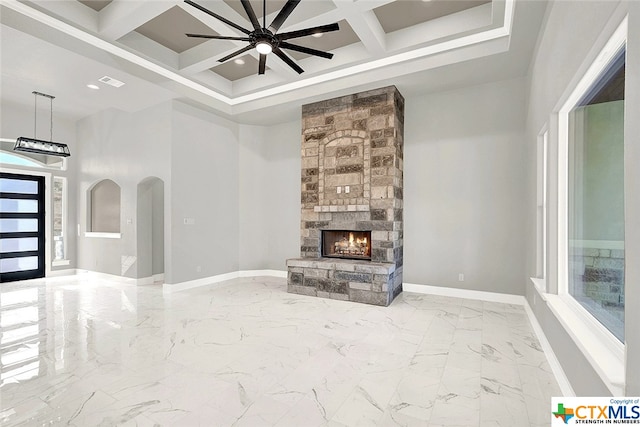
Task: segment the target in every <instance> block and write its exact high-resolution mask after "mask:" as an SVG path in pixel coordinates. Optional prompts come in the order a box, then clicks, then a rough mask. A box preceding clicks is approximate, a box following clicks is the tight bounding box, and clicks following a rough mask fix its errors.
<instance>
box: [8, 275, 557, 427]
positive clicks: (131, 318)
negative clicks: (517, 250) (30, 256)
mask: <svg viewBox="0 0 640 427" xmlns="http://www.w3.org/2000/svg"><path fill="white" fill-rule="evenodd" d="M0 297H1V298H2V299H1V301H2V304H0V358H1V359H0V360H1V361H2V363H1V364H0V374H1V376H0V403H1V405H0V424H2V426H41V425H47V426H56V425H60V426H63V425H66V426H79V427H80V426H82V427H84V426H94V425H96V426H98V425H99V426H179V427H190V426H200V425H202V426H251V427H253V426H258V427H260V426H295V427H300V426H305V427H306V426H326V427H352V426H358V425H362V426H376V425H377V426H433V427H436V426H465V427H470V426H505V425H510V426H529V425H530V426H538V425H545V423H548V419H549V414H548V408H549V402H550V399H551V397H552V396H559V395H560V389H559V387H558V384H557V382H556V380H555V378H554V377H553V374H552V373H551V369H550V368H549V364H548V362H547V360H546V358H545V355H544V352H543V351H542V349H541V347H540V344H539V342H538V340H537V338H536V336H535V334H534V333H533V331H532V329H531V326H530V324H529V321H528V318H527V316H526V313H525V311H524V309H523V308H522V307H520V306H517V305H509V304H500V303H488V302H482V301H477V300H466V299H460V298H451V297H444V296H432V295H420V294H411V293H403V294H401V295H400V296H399V297H398V298H396V300H395V301H394V302H393V304H392V305H391V306H390V307H377V306H369V305H365V304H357V303H350V302H344V301H333V300H326V299H322V298H312V297H306V296H302V295H295V294H288V293H287V292H286V281H285V280H284V279H279V278H271V277H258V278H242V279H235V280H231V281H228V282H225V283H219V284H216V285H212V286H205V287H200V288H196V289H192V290H187V291H183V292H178V293H173V294H164V293H163V292H162V288H161V286H158V285H148V286H133V285H129V284H124V283H119V282H118V281H117V280H101V279H96V278H93V277H89V276H77V277H69V278H63V279H60V278H57V279H56V280H50V281H49V280H40V281H32V282H13V283H8V284H3V285H2V287H1V288H0ZM505 407H508V408H511V409H509V410H507V411H505V410H503V409H504V408H505Z"/></svg>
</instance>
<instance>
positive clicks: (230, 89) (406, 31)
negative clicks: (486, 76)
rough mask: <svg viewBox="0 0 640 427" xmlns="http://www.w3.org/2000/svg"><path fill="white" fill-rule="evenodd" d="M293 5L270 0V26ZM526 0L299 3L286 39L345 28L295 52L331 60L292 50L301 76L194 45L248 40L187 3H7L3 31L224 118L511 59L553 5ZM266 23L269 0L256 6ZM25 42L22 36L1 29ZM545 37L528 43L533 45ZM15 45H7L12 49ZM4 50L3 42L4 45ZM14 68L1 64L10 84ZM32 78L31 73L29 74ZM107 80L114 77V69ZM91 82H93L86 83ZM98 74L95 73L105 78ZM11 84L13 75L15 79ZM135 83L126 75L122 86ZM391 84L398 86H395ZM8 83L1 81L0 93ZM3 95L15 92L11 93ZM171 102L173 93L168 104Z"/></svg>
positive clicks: (232, 11) (233, 17) (224, 3)
mask: <svg viewBox="0 0 640 427" xmlns="http://www.w3.org/2000/svg"><path fill="white" fill-rule="evenodd" d="M195 1H196V2H197V3H198V4H200V5H202V6H203V7H205V8H207V9H209V10H211V11H213V12H215V13H216V14H219V15H221V16H223V17H225V18H226V19H228V20H230V21H232V22H234V23H237V24H239V25H240V26H242V27H244V28H247V29H252V28H253V27H252V24H251V23H250V21H249V20H248V18H247V17H246V14H245V11H244V9H243V7H242V5H241V3H240V1H238V0H195ZM285 3H286V0H267V2H266V12H267V16H266V23H267V25H268V24H269V23H270V22H271V21H272V20H273V19H274V18H275V16H276V15H277V14H278V12H279V11H280V9H281V8H282V6H283V5H284V4H285ZM529 3H530V2H529V1H526V2H525V1H524V0H493V1H490V0H430V1H424V0H302V1H301V2H300V4H299V5H298V6H297V7H296V9H295V10H294V11H293V13H292V14H291V15H290V16H289V17H288V19H287V20H286V21H285V23H284V25H283V26H282V27H281V28H280V30H279V32H280V33H282V32H288V31H294V30H299V29H304V28H308V27H314V26H319V25H325V24H331V23H334V22H338V23H339V26H340V30H339V31H336V32H332V33H325V34H323V35H322V36H321V37H313V36H307V37H303V38H299V39H296V40H295V42H296V44H299V45H302V46H305V47H310V48H313V49H318V50H323V51H328V52H331V53H333V54H334V57H333V59H331V60H327V59H324V58H319V57H315V56H310V55H307V54H302V53H299V52H293V51H288V52H287V53H288V54H289V55H290V56H291V57H292V58H294V60H295V61H296V63H297V64H298V65H299V66H300V67H302V68H303V69H304V71H305V72H304V73H303V74H301V75H298V74H297V73H296V72H295V71H293V70H292V69H291V68H290V67H289V66H287V65H286V64H285V63H284V62H283V61H282V60H280V59H279V58H278V57H276V56H275V55H269V56H268V60H267V70H266V73H265V74H264V75H258V73H257V71H258V60H257V59H258V57H259V55H258V54H257V52H256V51H255V49H252V50H249V51H248V52H247V53H246V54H244V55H240V56H238V57H236V58H234V59H238V61H234V60H233V59H232V60H229V61H226V62H225V63H220V62H219V59H220V58H223V57H225V56H227V55H229V54H230V53H232V52H234V51H236V50H238V49H239V48H241V47H244V46H245V45H246V42H241V41H228V40H210V39H200V38H189V37H186V36H185V33H187V32H189V33H199V34H209V35H224V36H241V35H243V34H242V33H240V32H239V31H238V30H237V29H235V28H232V27H230V26H229V25H227V24H225V23H223V22H221V21H219V20H218V19H215V18H214V17H212V16H210V15H208V14H206V13H204V12H202V11H201V10H198V9H196V8H194V7H192V6H191V5H189V4H187V3H185V2H183V1H182V0H154V1H142V0H140V1H139V0H66V1H64V0H61V1H58V0H33V1H30V2H21V1H15V0H7V1H3V2H2V3H0V7H1V8H2V10H1V12H2V13H1V16H2V23H3V27H4V26H7V27H10V28H13V29H15V30H17V31H19V32H22V33H24V34H26V35H29V36H32V37H35V38H36V39H39V40H41V41H43V42H45V43H51V44H53V45H55V46H56V47H58V48H62V49H65V50H68V51H70V52H72V53H75V54H78V55H81V56H82V57H83V58H86V59H87V60H91V61H97V62H98V63H102V64H104V65H105V66H106V67H111V69H116V70H120V71H122V72H124V73H125V74H126V75H132V76H134V77H136V78H139V79H143V80H145V81H146V82H151V83H153V84H155V85H157V86H158V87H159V89H161V90H164V91H169V92H171V93H173V94H174V95H175V96H174V97H175V98H186V99H188V100H190V102H195V103H198V104H202V105H205V106H207V107H209V108H212V109H214V110H216V111H219V112H221V113H222V114H223V115H229V116H234V115H240V116H241V115H242V114H244V113H248V112H251V111H255V110H261V109H264V108H269V107H273V106H275V105H281V104H287V103H294V104H299V103H300V102H302V100H305V99H310V98H313V97H315V96H321V95H323V94H326V93H329V92H339V91H341V90H349V89H352V88H354V87H356V86H361V85H371V86H376V85H377V84H378V83H380V84H382V83H385V84H386V83H388V82H389V81H390V79H391V80H393V79H401V78H403V77H404V76H409V75H415V74H416V73H421V72H425V71H428V70H435V69H438V68H440V67H445V66H451V65H453V64H458V63H463V62H465V61H470V60H475V59H478V58H484V57H489V56H491V55H500V54H504V53H506V52H508V51H509V49H510V42H511V38H512V36H513V22H514V16H515V14H516V10H518V8H519V7H520V5H521V4H524V5H525V6H523V12H519V13H527V12H526V9H527V8H529V9H531V10H534V12H535V13H533V14H532V15H531V14H530V17H529V19H530V20H531V19H533V23H532V24H530V25H529V26H533V27H535V28H534V30H535V32H536V33H537V27H536V25H539V24H540V22H541V20H542V16H543V12H544V9H545V7H546V4H542V2H536V3H538V6H535V7H534V6H532V5H530V4H529ZM251 4H252V5H253V8H254V10H255V13H256V16H257V17H258V19H259V21H260V22H262V19H263V11H262V2H261V1H259V0H251ZM5 33H6V34H8V35H14V36H15V35H16V34H18V33H16V32H8V31H5V32H3V39H4V36H5ZM535 35H536V34H529V35H528V37H529V39H528V46H529V47H528V48H529V49H530V48H531V47H532V46H533V42H531V40H535ZM10 42H11V41H10V40H7V41H6V43H10ZM3 43H5V41H4V40H3ZM5 64H6V61H3V65H2V67H3V80H4V79H5V74H9V73H7V72H5V68H11V66H6V65H5ZM27 73H28V71H27ZM105 74H108V72H106V71H105ZM88 77H89V76H87V79H88ZM99 77H101V76H93V77H92V78H93V79H97V78H99ZM7 78H8V77H7ZM125 80H126V77H125ZM392 83H393V81H392ZM4 88H5V82H4V81H3V90H4ZM5 92H6V91H5ZM163 96H164V95H163Z"/></svg>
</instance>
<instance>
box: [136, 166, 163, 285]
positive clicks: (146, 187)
mask: <svg viewBox="0 0 640 427" xmlns="http://www.w3.org/2000/svg"><path fill="white" fill-rule="evenodd" d="M137 190H138V195H137V221H136V223H137V227H136V229H137V252H138V256H137V260H138V274H137V276H138V279H148V283H155V282H162V281H164V181H162V180H161V179H160V178H157V177H148V178H145V179H143V180H142V181H140V183H138V189H137ZM149 279H150V280H149ZM145 282H147V280H145Z"/></svg>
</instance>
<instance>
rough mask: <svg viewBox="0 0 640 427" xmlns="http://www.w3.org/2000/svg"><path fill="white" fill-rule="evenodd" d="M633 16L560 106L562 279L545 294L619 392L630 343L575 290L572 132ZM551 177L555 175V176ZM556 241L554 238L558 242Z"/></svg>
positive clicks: (558, 269)
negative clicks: (575, 115) (573, 118)
mask: <svg viewBox="0 0 640 427" xmlns="http://www.w3.org/2000/svg"><path fill="white" fill-rule="evenodd" d="M627 29H628V18H627V16H625V17H624V18H623V19H622V20H621V22H620V24H619V25H618V26H617V27H615V29H614V30H613V31H612V32H611V33H610V34H611V35H610V37H608V39H607V40H606V41H605V43H604V46H603V47H602V48H601V49H600V50H599V51H596V52H594V54H595V59H594V60H593V61H591V62H590V63H587V67H586V71H585V72H584V73H582V74H581V77H580V78H579V80H578V83H577V84H575V86H574V87H573V89H571V88H570V89H569V90H568V92H569V95H568V96H567V97H566V98H565V100H564V102H562V103H561V107H560V108H559V109H558V110H557V116H556V117H557V130H558V135H557V146H556V149H557V152H556V155H557V164H555V165H554V166H555V167H556V172H557V175H556V176H555V177H552V178H550V179H554V180H555V182H553V181H550V182H551V185H554V184H555V190H556V191H557V200H556V202H557V204H556V212H555V214H557V233H555V235H554V236H553V237H554V238H555V239H556V242H555V244H556V248H555V249H556V251H557V253H556V254H554V255H555V256H554V257H553V258H551V259H550V261H551V262H552V263H553V264H555V265H552V266H551V268H552V274H553V267H555V274H554V276H555V277H554V279H555V280H556V281H557V294H545V296H546V301H547V303H548V305H549V308H550V310H551V311H552V312H553V313H554V315H555V316H556V317H557V318H558V320H559V321H560V323H561V324H562V325H563V326H564V328H565V329H566V330H567V332H569V334H570V335H571V336H572V338H573V340H574V341H575V342H576V344H577V345H578V347H579V348H580V349H581V350H582V352H583V354H584V355H585V357H586V358H587V360H589V362H590V363H591V365H592V366H593V367H594V369H595V370H596V372H597V373H598V375H599V376H600V378H601V379H602V380H603V382H604V383H605V384H606V385H607V387H608V388H609V390H610V391H611V392H612V394H613V395H623V394H624V382H625V363H624V361H625V344H624V343H622V342H620V341H619V340H618V339H617V338H616V337H615V336H614V335H613V334H612V333H611V332H610V331H609V330H608V329H607V328H606V327H605V326H604V325H603V324H601V323H600V322H599V321H598V320H597V319H596V318H595V317H594V316H593V315H591V313H589V312H588V311H587V310H586V309H585V308H584V307H582V305H581V304H580V303H579V302H578V301H577V300H576V299H575V298H573V296H571V295H570V294H569V289H568V284H569V258H568V257H569V250H568V247H569V233H568V231H569V218H568V213H569V203H568V202H569V197H568V196H569V167H568V166H569V136H570V132H571V129H570V121H569V114H570V112H571V111H572V110H573V109H574V108H575V107H576V106H577V105H578V103H579V102H580V100H581V99H583V97H584V95H585V94H586V93H587V92H588V91H589V89H590V88H591V87H592V86H593V84H594V83H595V82H596V81H597V80H598V79H599V78H600V77H601V76H602V73H603V72H604V71H605V69H606V68H607V67H608V66H609V65H610V64H611V62H612V61H613V60H614V59H615V57H616V55H618V53H619V52H620V49H622V48H624V47H626V43H627V33H628V32H627ZM549 172H551V171H549ZM550 176H551V175H550ZM552 245H553V242H552Z"/></svg>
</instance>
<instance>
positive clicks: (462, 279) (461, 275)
mask: <svg viewBox="0 0 640 427" xmlns="http://www.w3.org/2000/svg"><path fill="white" fill-rule="evenodd" d="M458 282H464V274H463V273H460V274H458Z"/></svg>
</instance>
